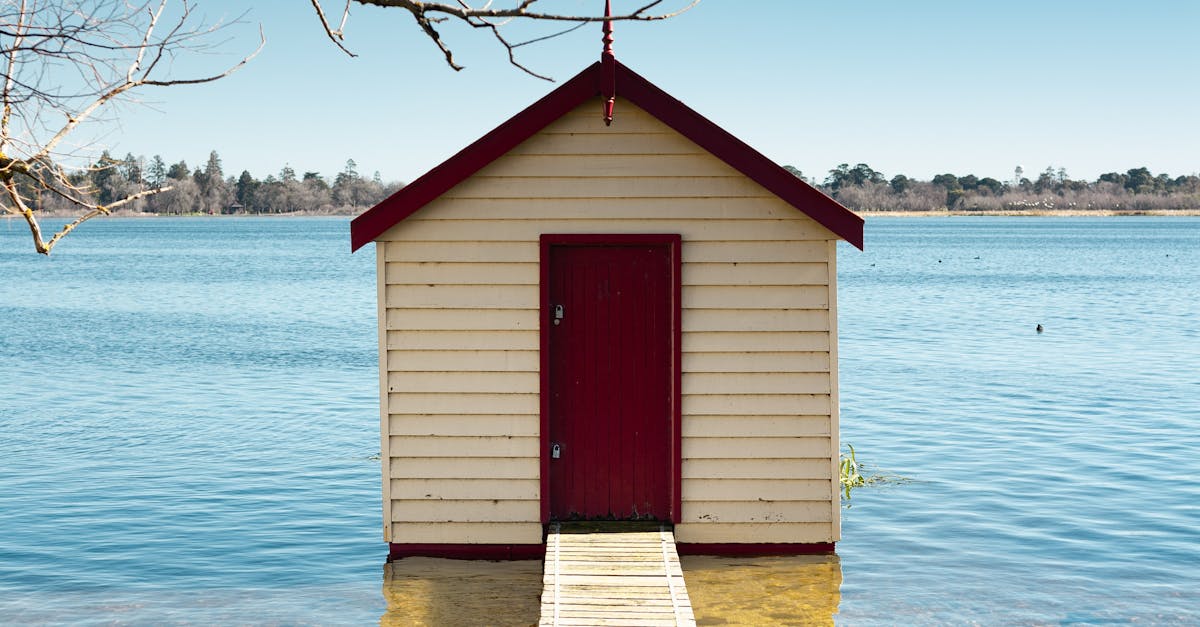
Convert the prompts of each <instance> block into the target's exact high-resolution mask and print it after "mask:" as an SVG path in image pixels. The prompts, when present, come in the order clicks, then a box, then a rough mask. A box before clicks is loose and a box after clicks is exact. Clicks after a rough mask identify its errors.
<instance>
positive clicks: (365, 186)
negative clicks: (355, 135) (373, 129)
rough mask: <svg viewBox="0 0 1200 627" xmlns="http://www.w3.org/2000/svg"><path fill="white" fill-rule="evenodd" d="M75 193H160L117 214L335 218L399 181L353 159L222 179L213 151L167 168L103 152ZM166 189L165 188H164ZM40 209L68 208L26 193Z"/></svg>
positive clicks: (103, 196)
mask: <svg viewBox="0 0 1200 627" xmlns="http://www.w3.org/2000/svg"><path fill="white" fill-rule="evenodd" d="M69 178H70V183H71V185H72V186H74V188H75V189H76V190H78V191H79V193H81V194H83V195H85V196H86V197H88V198H89V199H90V200H94V201H95V202H97V203H99V204H101V205H104V204H107V203H110V202H113V201H115V200H119V199H121V198H125V197H126V196H129V195H132V194H135V193H137V192H140V191H143V190H163V191H161V192H159V193H156V194H152V195H148V196H146V197H144V198H140V199H138V200H136V201H134V202H132V203H129V204H127V205H125V206H124V207H122V210H123V211H130V212H140V213H155V214H167V215H188V214H210V215H228V214H277V213H303V214H318V215H319V214H335V213H358V212H360V211H361V210H363V209H365V208H368V207H371V206H373V205H375V204H376V203H378V202H379V201H381V200H383V199H384V198H386V197H388V196H389V195H390V194H391V193H392V192H395V191H396V190H397V189H400V187H401V186H402V185H401V184H400V183H384V182H383V181H382V180H381V179H380V177H379V173H378V172H376V173H375V175H374V176H372V177H370V178H367V177H364V176H362V175H361V174H359V172H358V164H356V163H355V162H354V160H353V159H349V160H347V161H346V166H345V168H343V169H342V171H341V172H338V173H337V175H336V176H334V178H333V181H329V180H327V179H326V178H325V177H324V176H323V175H322V174H321V173H319V172H304V173H303V174H299V175H298V174H297V173H296V171H295V170H293V169H292V168H291V166H288V165H284V166H283V168H282V169H281V170H280V171H279V173H278V174H270V175H267V177H266V178H264V179H258V178H255V177H254V176H253V175H252V174H250V172H249V171H246V170H243V171H242V173H241V174H240V175H239V176H237V177H234V176H226V175H225V172H224V169H223V166H222V164H221V157H220V156H219V155H218V154H217V152H216V151H215V150H214V151H212V152H211V153H210V154H209V155H208V161H207V162H206V163H205V164H204V165H203V167H195V168H192V167H189V166H188V164H187V162H185V161H179V162H178V163H173V164H168V163H167V162H166V161H164V160H163V158H162V157H161V156H159V155H154V157H152V158H151V159H149V160H147V159H146V158H144V157H135V156H133V155H132V154H128V155H125V157H124V158H121V159H116V158H113V157H112V155H110V154H109V153H108V151H105V152H104V153H103V154H102V155H101V156H100V159H99V160H98V161H97V162H96V163H94V164H92V165H91V167H88V168H84V169H82V170H80V171H78V172H75V173H73V174H71V175H70V177H69ZM168 188H169V189H168ZM29 192H30V197H32V198H35V199H36V200H35V205H36V206H37V208H38V209H40V210H42V211H47V212H56V211H67V210H70V209H71V207H70V206H68V205H67V203H66V201H64V200H63V199H62V198H61V197H59V196H57V195H54V194H50V193H40V192H39V190H36V189H31V190H29Z"/></svg>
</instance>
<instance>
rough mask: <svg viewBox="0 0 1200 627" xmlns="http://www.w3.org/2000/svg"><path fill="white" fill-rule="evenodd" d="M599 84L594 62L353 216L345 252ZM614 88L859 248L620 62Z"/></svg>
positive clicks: (824, 208) (776, 177)
mask: <svg viewBox="0 0 1200 627" xmlns="http://www.w3.org/2000/svg"><path fill="white" fill-rule="evenodd" d="M600 79H601V75H600V63H599V62H596V63H594V64H592V65H590V66H588V67H587V68H585V69H584V70H583V71H582V72H580V73H579V74H577V75H575V77H574V78H572V79H571V80H569V81H567V82H565V83H563V84H562V85H561V86H560V87H558V88H557V89H555V90H554V91H552V92H550V93H549V94H547V95H546V96H545V97H543V98H542V99H541V100H538V101H537V102H535V103H533V104H532V105H530V106H529V107H527V108H526V109H525V110H524V111H521V112H520V113H518V114H516V115H514V116H513V117H512V118H510V119H509V120H508V121H507V122H504V123H503V124H501V125H500V126H498V127H496V128H495V129H493V130H492V131H491V132H490V133H488V134H487V135H484V136H483V137H481V138H479V139H478V140H476V141H475V142H474V143H472V144H471V145H469V146H467V147H466V148H463V149H462V150H461V151H459V152H458V154H456V155H454V156H453V157H450V158H449V159H447V160H445V161H443V162H442V163H441V164H440V165H438V166H437V167H435V168H433V169H432V170H430V171H429V172H427V173H425V175H424V176H422V177H420V178H418V179H417V180H415V181H413V182H412V183H409V184H408V185H406V186H404V187H403V188H401V189H400V190H399V191H397V192H396V193H394V194H392V195H391V196H389V197H387V198H386V199H384V200H383V201H381V202H380V203H379V204H378V205H375V206H374V207H372V208H370V209H368V210H367V211H365V212H363V213H362V214H361V215H359V216H358V217H357V218H354V220H353V221H352V222H351V223H350V249H351V250H352V251H354V250H358V249H359V248H361V247H362V246H363V245H364V244H366V243H367V242H370V241H372V240H374V239H375V238H377V237H379V236H380V235H382V234H383V232H384V231H387V230H388V229H390V228H392V227H393V226H395V225H396V224H397V223H399V222H400V221H401V220H404V219H405V218H407V217H408V216H410V215H412V214H413V213H416V211H417V210H418V209H420V208H421V207H424V206H425V205H426V204H428V203H429V202H431V201H433V200H434V199H436V198H437V197H438V196H441V195H442V194H444V193H445V192H447V191H448V190H449V189H450V188H452V187H454V186H455V185H457V184H459V183H461V182H462V181H464V180H466V179H467V178H469V177H470V176H471V175H473V174H475V173H476V172H478V171H479V170H480V169H482V168H483V167H484V166H486V165H488V164H489V163H491V162H492V161H494V160H496V159H497V158H499V157H500V156H501V155H503V154H504V153H506V152H508V151H509V150H511V149H512V148H514V147H515V146H516V145H517V144H519V143H521V142H523V141H525V140H526V139H529V138H530V137H532V136H533V135H534V134H535V133H537V132H538V131H540V130H542V129H543V128H545V127H546V126H547V125H549V124H550V123H551V122H553V121H555V120H557V119H559V118H560V117H562V116H563V115H565V114H567V113H568V112H569V111H571V110H572V109H574V108H575V107H577V106H579V105H580V104H582V103H583V102H585V101H586V100H588V99H589V98H594V97H597V96H599V95H600ZM616 83H617V94H618V95H620V96H621V97H622V98H625V99H626V100H629V101H630V102H632V103H633V104H635V105H637V106H638V107H641V108H642V109H644V110H645V111H646V112H647V113H649V114H650V115H652V116H654V117H656V118H658V119H659V120H660V121H662V122H663V123H664V124H666V125H667V126H669V127H671V128H673V129H675V131H676V132H678V133H679V134H681V135H683V136H684V137H686V138H688V139H689V140H691V141H693V142H695V143H696V144H698V145H699V146H700V147H701V148H704V149H705V150H707V151H708V152H710V153H712V154H713V156H715V157H717V158H718V159H721V160H722V161H724V162H725V163H727V164H729V165H730V166H732V167H733V168H734V169H736V170H738V171H739V172H741V173H742V174H744V175H745V176H746V177H748V178H750V179H751V180H753V181H754V182H756V183H758V184H759V185H762V186H763V187H765V188H766V189H767V190H768V191H770V192H771V193H773V194H775V195H776V196H778V197H779V198H780V199H782V200H783V201H785V202H787V203H788V204H790V205H792V206H793V207H795V208H796V209H798V210H800V211H801V212H802V213H804V214H806V215H808V216H809V217H811V218H812V219H814V220H816V221H817V222H818V223H820V224H821V225H822V226H824V227H825V228H827V229H829V230H830V231H833V233H834V234H835V235H837V236H838V237H840V238H842V239H844V240H846V241H847V242H849V243H851V244H853V245H854V246H856V247H858V248H859V249H861V248H862V247H863V219H862V218H860V217H859V216H858V215H856V214H855V213H854V212H853V211H850V210H849V209H847V208H845V207H843V206H842V205H840V204H838V202H837V201H835V200H833V199H832V198H830V197H828V196H826V195H825V194H822V193H821V192H819V191H817V189H816V188H814V187H812V186H811V185H809V184H808V183H805V182H804V181H803V180H802V179H800V178H799V177H797V176H794V175H792V174H791V173H790V172H788V171H787V170H784V169H783V168H782V167H780V166H779V165H778V164H776V163H775V162H773V161H771V160H770V159H768V158H767V157H765V156H764V155H763V154H762V153H760V152H758V151H757V150H755V149H753V148H751V147H750V146H749V145H747V144H746V143H745V142H743V141H741V140H740V139H738V138H736V137H734V136H733V135H730V134H729V132H727V131H725V130H724V129H722V128H721V127H719V126H717V125H716V124H714V123H713V122H711V121H709V120H708V119H707V118H705V117H704V116H702V115H700V114H699V113H696V112H695V111H694V110H692V109H691V108H690V107H688V106H687V105H685V104H683V103H682V102H680V101H678V100H676V99H675V98H673V97H671V95H670V94H668V93H666V92H664V91H663V90H661V89H659V88H658V87H656V86H655V85H654V84H653V83H651V82H650V81H648V80H646V79H645V78H642V77H641V76H640V75H638V74H637V73H636V72H634V71H633V70H630V69H629V68H627V67H625V66H624V65H621V64H620V63H619V62H618V63H616Z"/></svg>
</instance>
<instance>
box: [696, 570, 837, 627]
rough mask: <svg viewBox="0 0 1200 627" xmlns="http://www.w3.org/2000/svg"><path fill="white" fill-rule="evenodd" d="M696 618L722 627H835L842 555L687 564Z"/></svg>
mask: <svg viewBox="0 0 1200 627" xmlns="http://www.w3.org/2000/svg"><path fill="white" fill-rule="evenodd" d="M681 563H682V565H683V575H684V578H686V579H687V590H688V597H689V598H690V599H691V601H692V609H693V610H695V612H696V617H697V618H699V619H701V620H702V621H703V622H706V623H709V624H722V625H832V624H833V616H834V615H835V614H837V613H838V606H839V605H840V604H841V600H842V564H841V561H840V560H839V559H838V556H837V555H834V554H828V555H785V556H769V557H711V556H706V555H689V556H687V557H684V558H682V561H681Z"/></svg>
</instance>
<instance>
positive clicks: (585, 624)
mask: <svg viewBox="0 0 1200 627" xmlns="http://www.w3.org/2000/svg"><path fill="white" fill-rule="evenodd" d="M546 625H550V623H546ZM554 625H558V626H562V627H674V626H676V625H679V623H678V622H677V621H676V619H674V616H672V617H670V619H662V620H646V619H641V617H637V619H594V617H587V619H578V617H575V619H568V617H560V619H558V621H556V622H554Z"/></svg>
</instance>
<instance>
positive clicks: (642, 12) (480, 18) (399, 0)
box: [311, 0, 700, 80]
mask: <svg viewBox="0 0 1200 627" xmlns="http://www.w3.org/2000/svg"><path fill="white" fill-rule="evenodd" d="M311 2H312V5H313V9H315V10H316V12H317V17H318V18H319V19H320V21H321V26H322V27H323V28H324V29H325V34H326V35H328V37H329V39H330V40H331V41H333V43H334V44H336V45H337V46H338V48H341V49H342V50H343V51H344V52H345V53H346V54H348V55H350V56H355V55H354V53H352V52H350V50H349V49H347V48H346V45H345V43H344V42H345V40H346V32H345V29H346V22H347V20H348V19H349V17H350V7H351V4H353V3H355V2H357V3H358V4H360V5H365V6H367V5H369V6H377V7H384V8H393V9H400V10H403V11H408V13H409V14H411V15H412V17H413V19H414V20H416V22H417V26H419V27H420V28H421V30H422V32H424V33H425V36H426V37H428V38H429V40H430V41H432V42H433V43H434V45H436V46H437V47H438V49H439V50H441V52H442V55H443V56H444V57H445V59H446V64H447V65H449V66H450V67H451V68H453V69H454V70H456V71H457V70H461V69H463V66H461V65H459V64H458V62H457V61H455V59H454V53H453V51H451V50H450V47H449V46H448V45H447V44H446V42H445V41H443V39H442V36H441V33H439V32H438V30H437V28H436V27H435V24H438V23H441V22H444V21H446V20H450V19H455V20H459V21H461V22H463V23H466V24H468V25H470V26H472V27H474V28H482V29H486V30H488V31H490V32H491V33H492V36H493V37H494V38H495V39H496V41H497V42H499V43H500V45H502V46H504V48H505V50H506V51H507V52H508V60H509V63H511V64H512V65H513V66H515V67H517V68H519V69H520V70H522V71H523V72H525V73H527V74H529V75H531V76H535V77H537V78H541V79H544V80H551V79H550V78H549V77H546V76H543V75H541V74H538V73H536V72H534V71H533V70H531V69H529V68H528V67H526V66H524V65H522V64H521V63H520V62H519V61H518V60H517V58H516V49H517V48H520V47H521V46H525V45H528V44H531V43H535V42H539V41H545V40H547V39H552V38H554V37H559V36H562V35H565V34H566V33H569V32H571V31H573V30H575V29H576V28H579V26H581V25H582V24H586V23H588V22H600V21H603V20H614V21H641V22H651V21H656V20H665V19H668V18H672V17H675V16H677V15H679V14H681V13H684V12H685V11H688V10H690V9H691V8H693V7H695V6H696V5H697V4H699V3H700V0H689V1H688V2H687V4H685V5H684V6H683V7H682V8H680V9H678V10H675V11H669V12H665V13H651V12H650V11H651V10H652V9H654V8H655V7H657V6H658V5H660V4H662V3H663V0H651V1H650V2H648V3H647V4H645V5H643V6H641V7H640V8H638V9H637V10H635V11H632V12H630V13H623V14H620V15H613V16H604V15H586V14H566V13H554V12H542V11H535V10H533V6H534V5H535V4H537V3H538V2H539V0H519V1H517V0H514V1H513V2H512V3H511V6H508V7H502V8H494V7H493V6H492V2H491V0H489V1H488V2H487V3H486V4H484V5H483V6H482V7H479V8H474V7H472V6H471V5H470V4H469V3H467V2H464V1H461V0H460V1H458V2H456V3H453V4H452V3H448V2H418V1H417V0H346V5H345V7H344V9H343V10H342V18H341V21H340V23H339V25H338V27H337V28H333V27H332V25H331V24H330V22H329V20H328V19H327V17H326V15H325V11H324V9H323V8H322V6H321V0H311ZM513 19H522V20H536V21H547V22H579V23H580V24H579V25H577V26H573V27H571V28H568V29H565V30H563V31H560V32H557V33H553V34H550V35H546V36H544V37H536V38H534V39H530V40H528V41H523V42H518V43H513V42H511V41H509V40H508V38H507V37H505V36H504V33H503V31H502V27H503V26H504V25H505V24H507V23H508V21H510V20H513ZM495 20H504V21H503V22H496V21H495Z"/></svg>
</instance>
